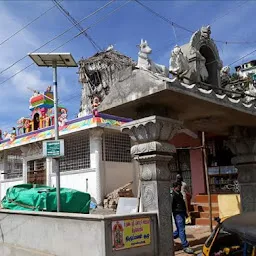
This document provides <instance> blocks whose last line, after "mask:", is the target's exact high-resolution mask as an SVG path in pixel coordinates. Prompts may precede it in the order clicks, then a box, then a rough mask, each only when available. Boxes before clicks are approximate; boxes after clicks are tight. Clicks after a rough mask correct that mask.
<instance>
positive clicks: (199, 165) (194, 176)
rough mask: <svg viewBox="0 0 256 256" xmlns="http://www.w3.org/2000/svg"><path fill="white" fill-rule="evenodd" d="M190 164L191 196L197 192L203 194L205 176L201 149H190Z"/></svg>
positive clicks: (204, 191) (204, 190)
mask: <svg viewBox="0 0 256 256" xmlns="http://www.w3.org/2000/svg"><path fill="white" fill-rule="evenodd" d="M190 166H191V180H192V190H193V191H192V192H193V198H195V196H196V195H198V194H205V193H206V188H205V177H204V163H203V153H202V150H201V149H195V150H190Z"/></svg>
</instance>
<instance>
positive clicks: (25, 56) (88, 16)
mask: <svg viewBox="0 0 256 256" xmlns="http://www.w3.org/2000/svg"><path fill="white" fill-rule="evenodd" d="M114 1H115V0H111V1H109V2H108V3H106V4H105V5H103V6H102V7H100V8H99V9H97V10H96V11H94V12H92V13H91V14H89V15H87V16H86V17H84V18H83V19H81V20H80V21H79V22H78V23H77V24H80V23H81V22H83V21H84V20H86V19H88V18H90V17H91V16H93V15H95V14H96V13H98V12H99V11H101V10H102V9H104V8H106V7H107V6H108V5H110V4H111V3H113V2H114ZM77 24H75V25H73V26H72V27H70V28H68V29H67V30H65V31H64V32H62V33H61V34H59V35H57V36H55V37H54V38H52V39H51V40H49V41H48V42H46V43H44V44H43V45H41V46H40V47H38V48H36V49H35V50H33V51H32V52H36V51H38V50H40V49H41V48H43V47H44V46H46V45H47V44H49V43H51V42H52V41H54V40H56V39H57V38H59V37H61V36H63V35H64V34H66V33H67V32H69V31H70V30H71V29H73V28H74V27H75V26H76V25H77ZM27 57H28V55H24V56H23V57H22V58H20V59H19V60H17V61H15V62H14V63H13V64H11V65H10V66H8V67H7V68H5V69H3V70H2V71H1V72H0V75H1V74H3V73H4V72H5V71H7V70H8V69H10V68H12V67H13V66H14V65H16V64H17V63H19V62H20V61H22V60H24V59H25V58H27Z"/></svg>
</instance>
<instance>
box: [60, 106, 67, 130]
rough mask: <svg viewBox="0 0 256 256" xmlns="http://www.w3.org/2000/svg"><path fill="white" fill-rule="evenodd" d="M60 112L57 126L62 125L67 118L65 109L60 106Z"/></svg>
mask: <svg viewBox="0 0 256 256" xmlns="http://www.w3.org/2000/svg"><path fill="white" fill-rule="evenodd" d="M60 112H61V115H60V117H59V119H58V121H59V126H60V127H62V126H64V125H65V124H66V122H67V121H68V120H67V117H68V115H67V110H66V109H64V108H62V109H61V111H60Z"/></svg>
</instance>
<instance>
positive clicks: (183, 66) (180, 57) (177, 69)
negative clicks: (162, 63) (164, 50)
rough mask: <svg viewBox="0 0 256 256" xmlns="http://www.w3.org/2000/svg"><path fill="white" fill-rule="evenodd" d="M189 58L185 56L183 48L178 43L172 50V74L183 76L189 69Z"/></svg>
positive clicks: (170, 63) (170, 69)
mask: <svg viewBox="0 0 256 256" xmlns="http://www.w3.org/2000/svg"><path fill="white" fill-rule="evenodd" d="M189 69H190V67H189V62H188V59H187V58H186V57H185V56H184V54H183V52H182V51H181V48H180V47H179V46H178V45H176V46H175V47H174V48H173V50H172V52H171V58H170V61H169V71H170V73H171V74H172V75H174V76H177V77H178V78H183V77H184V76H185V75H186V74H187V73H188V71H189Z"/></svg>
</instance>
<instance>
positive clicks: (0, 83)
mask: <svg viewBox="0 0 256 256" xmlns="http://www.w3.org/2000/svg"><path fill="white" fill-rule="evenodd" d="M131 1H132V0H128V1H126V2H125V3H123V4H121V5H119V6H118V7H117V8H115V9H114V10H112V11H111V12H109V13H107V14H106V15H105V16H103V18H100V19H98V20H97V21H96V22H94V23H92V24H91V25H90V26H89V27H87V28H86V29H84V30H83V31H81V32H80V33H78V34H77V35H75V36H73V37H72V38H71V39H69V40H67V41H65V42H64V43H63V44H61V45H59V46H58V47H56V48H54V49H53V50H51V51H50V52H48V54H50V53H52V52H54V51H56V50H57V49H59V48H61V47H62V46H64V45H66V44H68V43H69V42H71V41H73V40H74V39H76V38H77V37H79V36H80V35H81V34H83V32H84V31H87V30H89V29H91V28H92V27H94V26H96V25H97V24H98V23H100V22H101V21H103V20H105V19H106V18H107V17H108V16H109V15H111V14H113V13H115V12H116V11H118V10H119V9H121V8H122V7H124V6H125V5H126V4H128V3H129V2H131ZM34 64H35V63H34V62H33V63H31V64H29V65H27V66H26V67H24V68H23V69H21V70H19V71H18V72H16V73H14V74H13V75H12V76H10V77H8V78H7V79H5V80H4V81H2V82H0V85H2V84H4V83H6V82H7V81H9V80H10V79H12V78H13V77H15V76H16V75H18V74H20V73H21V72H23V71H24V70H26V69H28V68H29V67H31V66H33V65H34Z"/></svg>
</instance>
